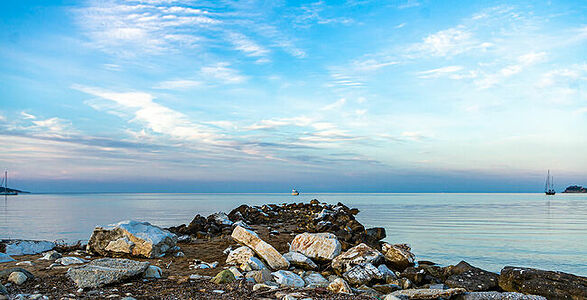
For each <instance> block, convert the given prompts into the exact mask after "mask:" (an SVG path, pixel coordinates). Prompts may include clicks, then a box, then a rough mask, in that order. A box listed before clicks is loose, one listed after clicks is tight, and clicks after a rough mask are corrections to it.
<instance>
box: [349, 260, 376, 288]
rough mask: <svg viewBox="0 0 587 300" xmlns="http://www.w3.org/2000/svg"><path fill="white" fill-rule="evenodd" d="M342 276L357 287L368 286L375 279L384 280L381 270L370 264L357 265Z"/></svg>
mask: <svg viewBox="0 0 587 300" xmlns="http://www.w3.org/2000/svg"><path fill="white" fill-rule="evenodd" d="M342 276H343V277H344V279H346V280H347V281H348V282H349V283H350V284H353V285H355V286H358V285H362V284H367V283H369V282H370V281H371V280H373V279H383V274H381V272H379V269H377V268H376V267H375V266H374V265H372V264H370V263H364V264H360V265H356V266H354V267H352V268H351V269H350V270H348V271H347V272H345V273H344V274H343V275H342Z"/></svg>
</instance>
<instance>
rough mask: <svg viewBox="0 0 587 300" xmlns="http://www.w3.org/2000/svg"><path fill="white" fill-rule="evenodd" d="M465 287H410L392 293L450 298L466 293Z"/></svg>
mask: <svg viewBox="0 0 587 300" xmlns="http://www.w3.org/2000/svg"><path fill="white" fill-rule="evenodd" d="M465 292H466V291H465V289H461V288H457V289H448V290H435V289H408V290H400V291H395V292H393V293H391V295H392V296H396V297H398V298H401V297H408V299H437V298H446V299H448V298H450V297H453V296H456V295H460V294H463V293H465Z"/></svg>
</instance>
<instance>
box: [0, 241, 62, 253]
mask: <svg viewBox="0 0 587 300" xmlns="http://www.w3.org/2000/svg"><path fill="white" fill-rule="evenodd" d="M5 246H6V251H5V252H6V254H8V255H31V254H39V253H41V252H45V251H49V250H51V249H53V248H55V243H54V242H49V241H30V240H13V241H9V242H7V243H6V244H5Z"/></svg>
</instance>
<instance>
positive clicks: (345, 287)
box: [328, 278, 353, 294]
mask: <svg viewBox="0 0 587 300" xmlns="http://www.w3.org/2000/svg"><path fill="white" fill-rule="evenodd" d="M328 290H329V291H331V292H333V293H344V294H352V293H353V292H352V290H351V287H350V286H349V284H348V283H347V282H346V281H344V279H342V278H337V279H335V280H334V281H332V282H331V283H330V284H329V285H328Z"/></svg>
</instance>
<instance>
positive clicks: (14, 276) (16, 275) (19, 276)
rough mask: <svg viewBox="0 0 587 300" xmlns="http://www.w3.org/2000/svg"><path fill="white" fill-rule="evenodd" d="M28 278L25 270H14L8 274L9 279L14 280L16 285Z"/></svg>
mask: <svg viewBox="0 0 587 300" xmlns="http://www.w3.org/2000/svg"><path fill="white" fill-rule="evenodd" d="M27 279H28V278H27V276H26V274H24V273H23V272H12V273H10V275H9V276H8V281H9V282H12V283H14V284H16V285H21V284H23V283H24V282H25V281H26V280H27Z"/></svg>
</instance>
